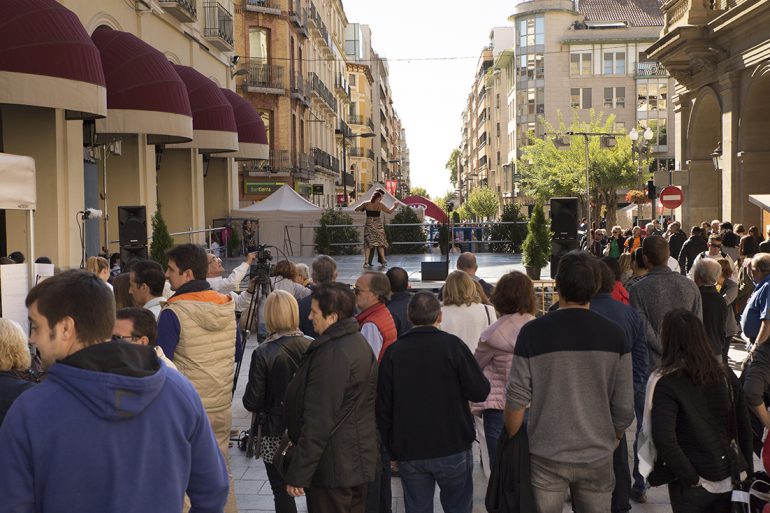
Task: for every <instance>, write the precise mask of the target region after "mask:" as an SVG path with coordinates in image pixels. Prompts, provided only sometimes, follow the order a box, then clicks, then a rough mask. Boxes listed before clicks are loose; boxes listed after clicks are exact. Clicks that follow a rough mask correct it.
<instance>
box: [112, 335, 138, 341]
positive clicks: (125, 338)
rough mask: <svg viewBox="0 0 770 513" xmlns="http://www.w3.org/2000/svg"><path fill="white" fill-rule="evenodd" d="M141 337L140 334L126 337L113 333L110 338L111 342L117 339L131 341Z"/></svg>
mask: <svg viewBox="0 0 770 513" xmlns="http://www.w3.org/2000/svg"><path fill="white" fill-rule="evenodd" d="M140 338H142V337H141V336H140V335H129V336H128V337H121V336H120V335H113V336H112V338H111V340H112V341H113V342H116V341H119V340H131V341H132V342H136V341H137V340H139V339H140Z"/></svg>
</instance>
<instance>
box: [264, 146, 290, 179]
mask: <svg viewBox="0 0 770 513" xmlns="http://www.w3.org/2000/svg"><path fill="white" fill-rule="evenodd" d="M268 162H269V169H268V171H269V172H270V173H283V174H287V173H290V172H291V155H290V154H289V151H288V150H270V159H269V160H268Z"/></svg>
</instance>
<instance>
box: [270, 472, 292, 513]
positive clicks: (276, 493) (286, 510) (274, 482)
mask: <svg viewBox="0 0 770 513" xmlns="http://www.w3.org/2000/svg"><path fill="white" fill-rule="evenodd" d="M265 470H267V479H268V480H269V481H270V488H272V489H273V500H274V501H275V513H297V506H296V504H294V497H292V496H291V495H289V494H288V492H287V491H286V483H285V482H284V480H283V478H282V477H281V474H280V473H278V469H277V468H275V465H273V464H272V463H268V462H265Z"/></svg>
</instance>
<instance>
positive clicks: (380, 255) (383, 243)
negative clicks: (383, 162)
mask: <svg viewBox="0 0 770 513" xmlns="http://www.w3.org/2000/svg"><path fill="white" fill-rule="evenodd" d="M383 194H384V191H383V190H382V189H377V190H376V191H375V192H374V194H373V195H372V199H371V201H367V202H366V203H362V204H361V205H359V206H358V207H356V212H362V211H363V212H366V224H364V268H365V269H369V268H371V267H372V260H373V258H374V251H372V250H373V249H374V248H377V260H378V261H379V262H380V265H381V266H383V267H385V266H386V265H388V261H387V260H385V248H387V247H388V239H387V238H386V237H385V225H384V224H383V223H382V216H381V215H380V212H387V213H388V214H392V213H393V212H394V211H395V210H396V205H395V204H394V205H393V207H392V208H388V207H386V206H385V205H384V204H383V203H382V196H383Z"/></svg>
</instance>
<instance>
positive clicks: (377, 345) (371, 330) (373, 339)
mask: <svg viewBox="0 0 770 513" xmlns="http://www.w3.org/2000/svg"><path fill="white" fill-rule="evenodd" d="M361 335H363V336H364V338H365V339H366V342H367V343H368V344H369V347H371V348H372V351H373V352H374V357H375V358H378V357H379V356H380V351H381V350H382V333H380V329H379V328H378V327H377V325H376V324H374V323H373V322H365V323H364V325H363V326H361Z"/></svg>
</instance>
